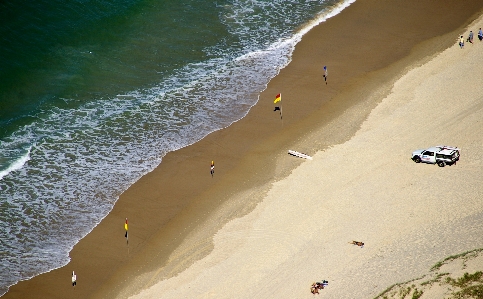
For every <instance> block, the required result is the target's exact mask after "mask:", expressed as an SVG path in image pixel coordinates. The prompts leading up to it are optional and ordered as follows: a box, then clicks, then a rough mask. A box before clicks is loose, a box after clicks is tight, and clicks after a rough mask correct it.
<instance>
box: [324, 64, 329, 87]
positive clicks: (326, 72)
mask: <svg viewBox="0 0 483 299" xmlns="http://www.w3.org/2000/svg"><path fill="white" fill-rule="evenodd" d="M328 74H329V72H328V71H327V66H326V65H324V80H325V84H327V75H328Z"/></svg>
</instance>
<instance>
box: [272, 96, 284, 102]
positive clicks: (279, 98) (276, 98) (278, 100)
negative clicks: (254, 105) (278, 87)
mask: <svg viewBox="0 0 483 299" xmlns="http://www.w3.org/2000/svg"><path fill="white" fill-rule="evenodd" d="M281 100H282V95H281V94H277V96H276V97H275V101H273V103H274V104H276V103H278V102H280V101H281Z"/></svg>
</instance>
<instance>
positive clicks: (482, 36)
mask: <svg viewBox="0 0 483 299" xmlns="http://www.w3.org/2000/svg"><path fill="white" fill-rule="evenodd" d="M478 39H479V40H480V42H481V40H483V31H481V28H480V30H479V31H478Z"/></svg>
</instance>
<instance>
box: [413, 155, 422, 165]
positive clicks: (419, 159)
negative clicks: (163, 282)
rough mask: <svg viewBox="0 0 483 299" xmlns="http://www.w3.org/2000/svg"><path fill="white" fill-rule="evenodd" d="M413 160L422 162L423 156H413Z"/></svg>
mask: <svg viewBox="0 0 483 299" xmlns="http://www.w3.org/2000/svg"><path fill="white" fill-rule="evenodd" d="M413 161H414V162H416V163H421V158H420V157H418V156H415V157H413Z"/></svg>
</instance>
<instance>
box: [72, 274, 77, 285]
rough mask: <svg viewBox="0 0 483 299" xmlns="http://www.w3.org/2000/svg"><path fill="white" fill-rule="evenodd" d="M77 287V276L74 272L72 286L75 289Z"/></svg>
mask: <svg viewBox="0 0 483 299" xmlns="http://www.w3.org/2000/svg"><path fill="white" fill-rule="evenodd" d="M76 285H77V275H75V273H74V271H72V286H73V287H75V286H76Z"/></svg>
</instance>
